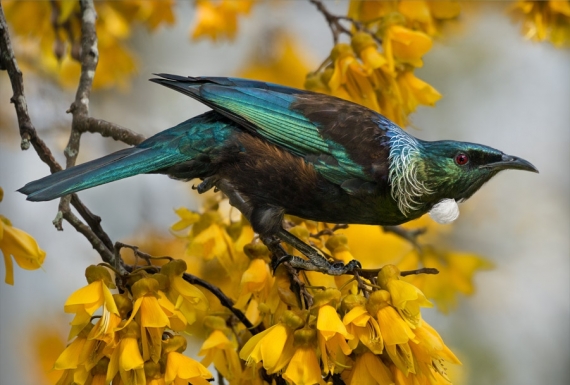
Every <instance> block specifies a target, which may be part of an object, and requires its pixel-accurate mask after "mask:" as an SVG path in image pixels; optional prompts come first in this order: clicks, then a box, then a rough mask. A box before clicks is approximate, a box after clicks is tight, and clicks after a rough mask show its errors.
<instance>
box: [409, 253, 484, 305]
mask: <svg viewBox="0 0 570 385" xmlns="http://www.w3.org/2000/svg"><path fill="white" fill-rule="evenodd" d="M419 261H421V264H422V265H424V266H429V267H433V268H436V269H438V270H439V274H437V275H428V274H420V275H413V276H409V277H406V278H405V280H406V281H407V282H410V283H412V284H413V285H414V286H416V287H418V288H419V289H420V290H421V291H422V292H423V293H424V294H425V295H426V297H427V298H430V299H432V300H433V301H434V302H435V304H436V305H437V307H438V308H439V309H440V310H441V311H443V312H445V313H446V312H448V311H449V310H451V309H453V308H454V307H455V306H456V305H457V294H458V293H461V294H464V295H472V294H473V293H474V291H475V286H474V283H473V277H474V275H475V273H476V272H478V271H480V270H490V269H492V268H493V264H492V263H491V262H490V261H488V260H487V259H485V258H483V257H481V256H479V255H476V254H472V253H463V252H455V251H446V250H437V249H434V248H431V247H426V248H424V250H423V253H422V255H421V259H420V256H419V255H418V254H417V253H411V254H409V255H408V256H407V257H406V258H405V259H403V260H402V261H401V263H399V264H398V266H399V267H400V269H402V270H406V269H410V268H411V269H414V268H416V267H417V266H418V264H419ZM410 266H414V267H410Z"/></svg>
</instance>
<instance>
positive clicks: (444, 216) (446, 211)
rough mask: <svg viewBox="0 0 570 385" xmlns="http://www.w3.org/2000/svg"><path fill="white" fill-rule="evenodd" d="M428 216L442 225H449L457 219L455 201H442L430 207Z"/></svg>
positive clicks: (457, 207)
mask: <svg viewBox="0 0 570 385" xmlns="http://www.w3.org/2000/svg"><path fill="white" fill-rule="evenodd" d="M429 216H430V217H431V219H433V220H434V221H436V222H437V223H440V224H442V225H444V224H447V223H451V222H453V221H454V220H456V219H457V217H459V206H458V205H457V202H456V201H455V199H449V198H446V199H442V200H440V201H439V202H438V203H436V204H435V205H434V206H433V207H432V209H431V210H430V211H429Z"/></svg>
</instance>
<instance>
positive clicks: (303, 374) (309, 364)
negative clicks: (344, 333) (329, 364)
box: [283, 329, 325, 385]
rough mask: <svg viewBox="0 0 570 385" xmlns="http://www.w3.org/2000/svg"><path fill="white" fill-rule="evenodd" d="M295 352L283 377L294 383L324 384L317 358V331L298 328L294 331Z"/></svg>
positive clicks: (305, 384) (301, 384) (303, 384)
mask: <svg viewBox="0 0 570 385" xmlns="http://www.w3.org/2000/svg"><path fill="white" fill-rule="evenodd" d="M294 344H295V353H294V354H293V357H292V358H291V361H289V365H287V369H286V370H285V373H283V378H284V379H285V380H287V381H289V382H291V383H292V384H294V385H315V384H319V385H325V382H324V381H323V377H322V375H321V366H320V365H319V360H318V358H317V353H316V351H317V332H316V330H314V329H300V330H296V331H295V332H294Z"/></svg>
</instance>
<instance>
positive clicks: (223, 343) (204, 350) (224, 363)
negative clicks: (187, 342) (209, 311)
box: [198, 317, 242, 381]
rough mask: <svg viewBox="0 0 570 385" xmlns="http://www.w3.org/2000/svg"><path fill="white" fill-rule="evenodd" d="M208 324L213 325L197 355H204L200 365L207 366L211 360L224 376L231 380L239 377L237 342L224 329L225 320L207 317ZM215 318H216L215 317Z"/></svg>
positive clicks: (239, 365) (239, 364) (239, 366)
mask: <svg viewBox="0 0 570 385" xmlns="http://www.w3.org/2000/svg"><path fill="white" fill-rule="evenodd" d="M208 318H209V321H211V322H209V323H208V325H209V326H210V327H215V329H213V330H212V332H211V333H210V336H209V337H208V338H207V339H206V341H204V343H203V344H202V347H201V349H200V351H199V352H198V355H199V356H205V357H204V358H203V359H202V365H204V366H209V365H210V364H211V363H212V362H213V363H214V366H215V367H216V370H218V371H219V372H220V373H221V374H222V376H224V378H226V379H227V380H229V381H232V380H234V379H236V378H239V377H240V376H241V374H242V370H241V363H240V360H239V357H238V354H237V352H236V348H237V343H236V342H235V341H231V340H230V339H229V338H228V337H227V336H226V333H225V331H226V330H227V328H226V327H225V321H224V320H223V319H221V318H219V317H208ZM216 318H217V319H216Z"/></svg>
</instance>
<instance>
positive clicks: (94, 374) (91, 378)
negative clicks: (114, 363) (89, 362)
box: [76, 357, 110, 385]
mask: <svg viewBox="0 0 570 385" xmlns="http://www.w3.org/2000/svg"><path fill="white" fill-rule="evenodd" d="M109 361H110V360H109V359H108V358H107V357H103V358H101V359H100V360H99V361H98V362H97V364H96V365H95V366H94V367H93V368H92V369H91V370H90V371H89V373H88V374H87V377H86V378H85V382H84V383H82V385H106V384H107V370H108V368H109ZM76 382H77V381H76ZM77 384H81V383H79V382H77Z"/></svg>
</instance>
